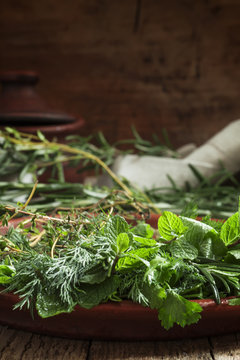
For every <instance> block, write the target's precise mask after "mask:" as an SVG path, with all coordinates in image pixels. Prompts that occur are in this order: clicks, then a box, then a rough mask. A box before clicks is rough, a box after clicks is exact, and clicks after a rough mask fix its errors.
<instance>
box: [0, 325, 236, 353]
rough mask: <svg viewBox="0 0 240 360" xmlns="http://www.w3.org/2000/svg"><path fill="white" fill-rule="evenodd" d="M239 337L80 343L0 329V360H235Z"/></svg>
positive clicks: (3, 327) (233, 335)
mask: <svg viewBox="0 0 240 360" xmlns="http://www.w3.org/2000/svg"><path fill="white" fill-rule="evenodd" d="M239 341H240V334H239V333H237V334H230V335H224V336H215V337H211V338H199V339H185V340H181V341H154V342H151V341H148V342H144V341H141V342H136V341H135V342H129V341H128V342H125V341H122V342H119V341H113V342H109V341H81V340H72V339H64V338H59V337H49V336H45V335H37V334H32V333H29V332H24V331H20V330H14V329H10V328H7V327H5V326H0V359H1V360H9V359H11V360H32V359H34V360H45V359H48V360H100V359H101V360H126V359H127V360H160V359H164V360H170V359H171V360H174V359H178V360H193V359H194V360H195V359H198V360H239V359H240V345H239V344H240V343H239Z"/></svg>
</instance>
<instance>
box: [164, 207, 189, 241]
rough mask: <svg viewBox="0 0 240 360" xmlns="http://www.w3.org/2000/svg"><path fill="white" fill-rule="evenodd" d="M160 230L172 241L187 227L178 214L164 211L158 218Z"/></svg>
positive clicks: (165, 237)
mask: <svg viewBox="0 0 240 360" xmlns="http://www.w3.org/2000/svg"><path fill="white" fill-rule="evenodd" d="M158 230H159V233H160V235H161V236H162V237H163V238H164V239H166V240H168V241H171V240H172V239H174V238H175V237H178V236H179V235H181V234H183V233H184V231H185V230H186V228H185V226H184V225H183V222H182V220H181V219H180V218H179V217H178V216H177V215H175V214H173V213H172V212H170V211H164V212H163V214H162V216H160V217H159V219H158Z"/></svg>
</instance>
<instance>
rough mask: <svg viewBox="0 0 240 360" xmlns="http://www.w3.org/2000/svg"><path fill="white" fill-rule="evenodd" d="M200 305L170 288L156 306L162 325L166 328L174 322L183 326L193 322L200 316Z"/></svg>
mask: <svg viewBox="0 0 240 360" xmlns="http://www.w3.org/2000/svg"><path fill="white" fill-rule="evenodd" d="M201 311H202V307H201V306H200V305H199V304H198V303H196V302H192V301H189V300H186V299H184V298H183V297H182V296H180V295H178V294H177V293H176V292H174V291H172V290H168V291H167V297H166V299H164V300H163V301H162V303H161V306H160V307H159V308H158V318H159V320H161V324H162V326H163V327H164V328H165V329H166V330H168V329H170V328H171V327H172V326H173V325H174V323H176V324H178V325H180V326H181V327H184V326H186V325H190V324H194V323H196V322H198V320H199V319H200V318H201V315H200V312H201Z"/></svg>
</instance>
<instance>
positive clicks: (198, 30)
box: [0, 0, 240, 145]
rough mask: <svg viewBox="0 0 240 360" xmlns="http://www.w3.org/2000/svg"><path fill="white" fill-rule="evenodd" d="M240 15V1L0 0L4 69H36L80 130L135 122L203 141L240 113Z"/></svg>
mask: <svg viewBox="0 0 240 360" xmlns="http://www.w3.org/2000/svg"><path fill="white" fill-rule="evenodd" d="M239 15H240V2H239V0H229V1H227V0H209V1H202V0H195V1H192V0H185V1H178V0H172V1H170V2H167V1H155V0H141V1H140V0H122V1H118V0H88V1H84V0H71V1H69V2H66V1H64V0H59V1H58V2H56V1H55V0H42V1H40V2H38V1H32V2H30V1H28V0H9V1H2V2H1V4H0V30H1V31H0V44H1V54H0V70H1V71H3V70H9V69H13V70H15V69H33V70H36V71H38V72H39V74H40V79H41V81H40V84H39V92H40V93H41V94H42V95H43V96H44V97H45V98H46V99H47V100H48V102H49V104H51V105H52V106H53V107H54V108H58V109H60V110H64V111H67V112H69V113H70V114H74V115H76V116H78V115H82V116H83V117H84V118H85V119H86V126H85V129H83V130H82V134H83V135H86V134H88V133H90V132H95V131H97V130H102V131H104V133H105V135H106V136H107V138H108V139H109V140H110V141H115V140H117V139H122V138H126V137H130V136H131V129H130V125H131V124H135V126H136V127H137V129H138V130H139V132H140V133H141V135H143V136H145V137H146V138H151V134H152V133H153V132H155V133H158V134H159V135H161V131H162V128H166V129H167V130H168V132H169V135H170V138H171V140H172V142H173V143H174V144H175V145H181V144H183V143H186V142H188V141H195V142H196V143H198V144H200V143H202V142H203V141H205V140H207V139H208V138H209V137H210V136H212V135H213V134H214V133H215V132H216V131H218V130H220V129H222V128H223V127H224V126H225V125H226V124H228V123H229V122H231V121H233V120H235V119H237V118H239V116H240V102H239V93H240V67H239V61H240V46H239V31H240V16H239Z"/></svg>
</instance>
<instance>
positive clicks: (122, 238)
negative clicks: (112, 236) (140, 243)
mask: <svg viewBox="0 0 240 360" xmlns="http://www.w3.org/2000/svg"><path fill="white" fill-rule="evenodd" d="M129 243H130V240H129V237H128V234H127V233H120V234H118V236H117V253H118V254H120V253H122V252H124V251H126V250H127V249H128V248H129Z"/></svg>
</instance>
